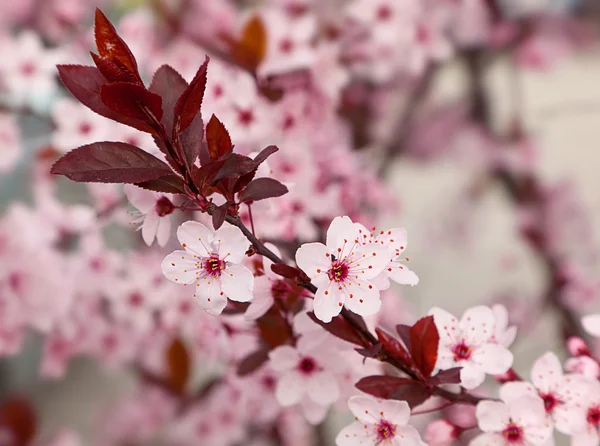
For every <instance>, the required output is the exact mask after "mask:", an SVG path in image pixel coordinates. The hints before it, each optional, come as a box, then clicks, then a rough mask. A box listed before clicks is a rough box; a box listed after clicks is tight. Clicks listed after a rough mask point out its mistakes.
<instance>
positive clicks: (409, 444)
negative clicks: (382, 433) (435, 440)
mask: <svg viewBox="0 0 600 446" xmlns="http://www.w3.org/2000/svg"><path fill="white" fill-rule="evenodd" d="M393 444H394V446H427V444H426V443H424V442H423V441H422V440H421V436H420V435H419V431H417V429H415V428H414V427H413V426H398V427H397V428H396V435H395V436H394V443H393Z"/></svg>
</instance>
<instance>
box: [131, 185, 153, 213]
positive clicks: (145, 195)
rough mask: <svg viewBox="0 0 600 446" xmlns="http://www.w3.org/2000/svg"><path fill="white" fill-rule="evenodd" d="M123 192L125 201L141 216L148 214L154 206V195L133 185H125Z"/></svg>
mask: <svg viewBox="0 0 600 446" xmlns="http://www.w3.org/2000/svg"><path fill="white" fill-rule="evenodd" d="M123 192H125V196H127V200H128V201H129V202H130V203H131V204H132V205H133V206H134V207H135V208H136V209H137V210H138V211H140V212H141V213H142V214H146V213H148V212H149V211H150V210H151V209H152V208H154V206H155V205H156V194H155V193H154V192H152V191H149V190H146V189H142V188H141V187H137V186H134V185H133V184H126V185H125V186H124V187H123Z"/></svg>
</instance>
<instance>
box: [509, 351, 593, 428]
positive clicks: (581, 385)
mask: <svg viewBox="0 0 600 446" xmlns="http://www.w3.org/2000/svg"><path fill="white" fill-rule="evenodd" d="M586 384H587V383H586V381H585V380H584V379H583V377H582V376H580V375H570V374H569V375H564V374H563V371H562V366H561V364H560V360H559V359H558V357H557V356H556V355H555V354H554V353H552V352H548V353H546V354H544V355H543V356H542V357H541V358H539V359H538V360H537V361H535V363H534V364H533V367H532V369H531V384H530V383H528V382H525V381H514V382H509V383H506V384H504V385H503V386H502V388H501V389H500V397H501V398H502V400H503V401H507V402H511V401H513V400H516V399H519V398H521V397H522V396H523V395H532V396H539V397H540V398H541V399H542V401H543V402H544V408H545V410H546V413H547V414H548V416H550V417H551V418H552V420H554V425H555V426H556V429H558V430H559V431H560V432H562V433H564V434H567V435H572V434H573V433H576V432H579V431H581V430H583V429H584V428H585V417H584V416H583V413H582V411H583V409H582V407H581V404H580V403H581V400H582V398H583V395H585V393H586V392H587V385H586Z"/></svg>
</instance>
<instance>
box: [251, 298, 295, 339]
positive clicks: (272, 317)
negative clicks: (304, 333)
mask: <svg viewBox="0 0 600 446" xmlns="http://www.w3.org/2000/svg"><path fill="white" fill-rule="evenodd" d="M256 325H257V327H258V329H259V331H260V338H261V339H262V340H263V341H265V342H266V343H267V345H268V346H269V347H270V348H271V349H273V348H275V347H279V346H280V345H284V344H287V343H288V342H289V341H290V335H291V333H290V328H289V326H288V323H287V321H286V320H285V319H284V318H283V317H282V316H281V313H280V312H279V310H277V309H276V308H275V307H271V309H270V310H269V311H267V313H266V314H265V315H264V316H262V317H261V318H259V319H258V320H257V321H256Z"/></svg>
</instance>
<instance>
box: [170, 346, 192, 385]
mask: <svg viewBox="0 0 600 446" xmlns="http://www.w3.org/2000/svg"><path fill="white" fill-rule="evenodd" d="M167 364H168V367H169V369H168V375H167V379H166V382H167V385H168V386H169V388H170V389H171V390H172V391H173V392H175V393H178V394H183V393H184V392H185V388H186V386H187V383H188V380H189V378H190V373H191V369H192V362H191V359H190V355H189V353H188V351H187V349H186V347H185V345H184V343H183V342H182V341H181V339H175V340H173V342H172V343H171V345H170V346H169V348H168V349H167Z"/></svg>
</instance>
